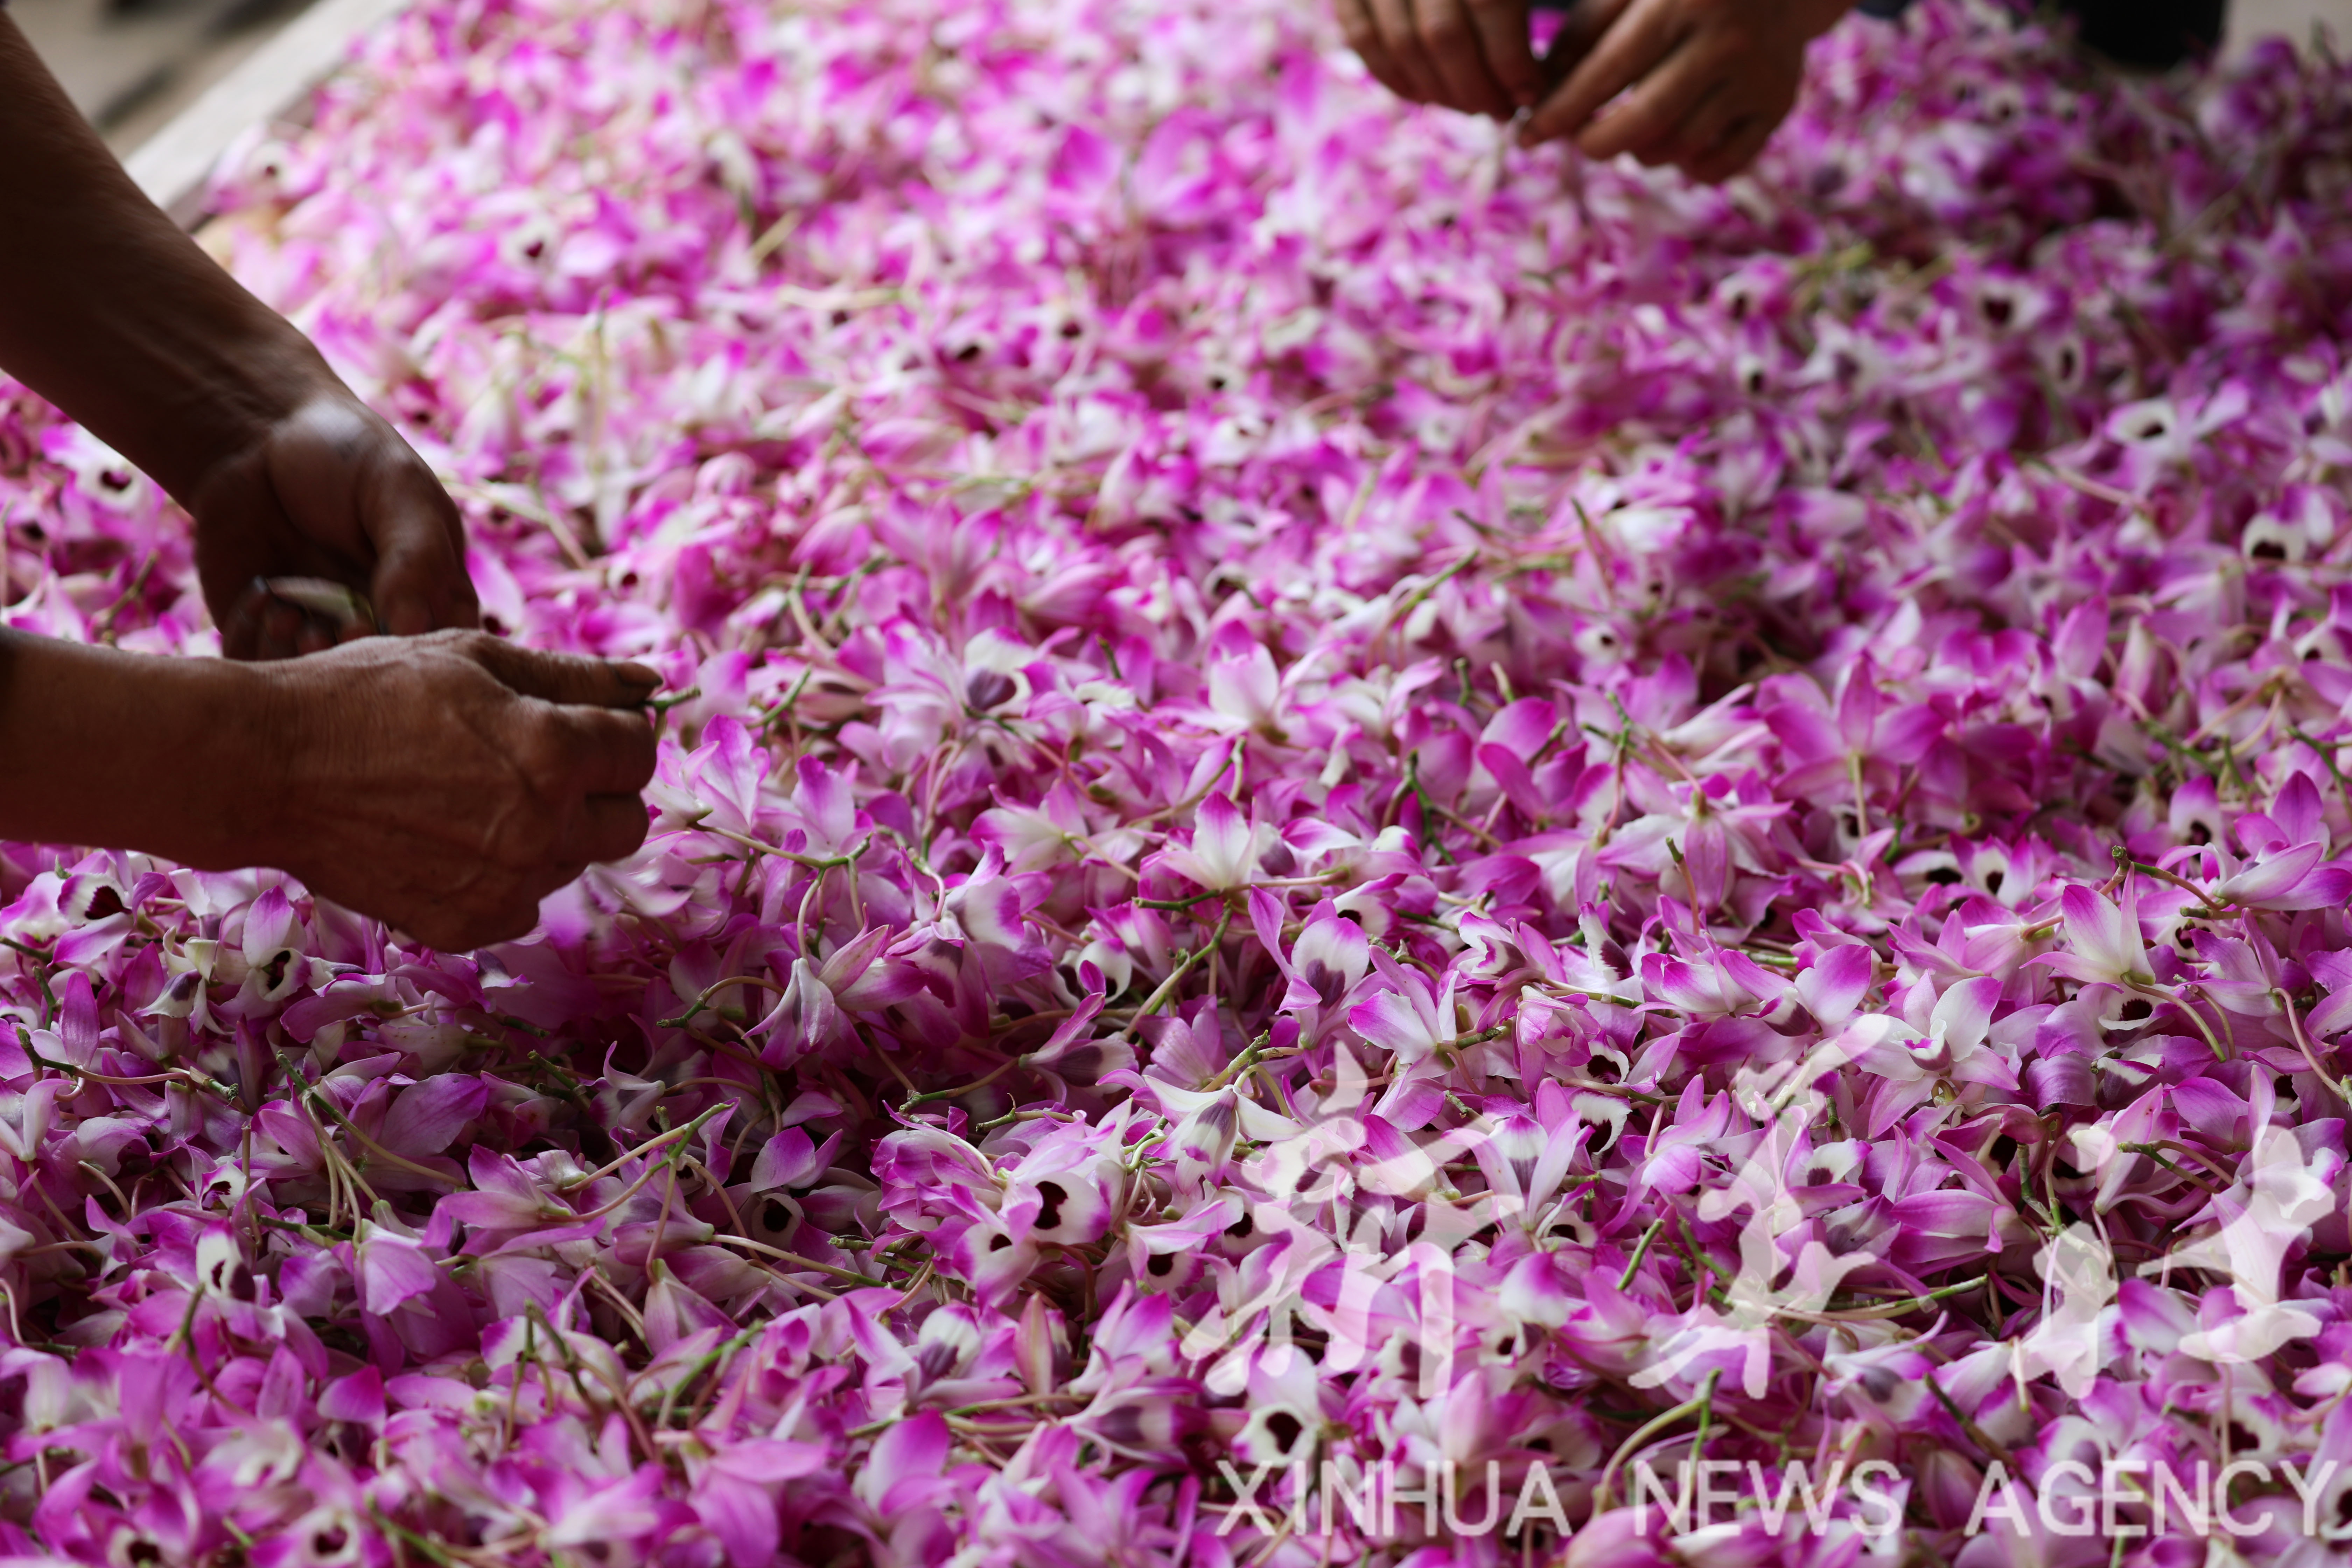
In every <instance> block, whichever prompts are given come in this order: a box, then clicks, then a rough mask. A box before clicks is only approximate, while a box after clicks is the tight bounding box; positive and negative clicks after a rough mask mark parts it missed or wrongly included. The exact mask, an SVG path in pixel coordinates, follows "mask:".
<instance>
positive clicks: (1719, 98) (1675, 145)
mask: <svg viewBox="0 0 2352 1568" xmlns="http://www.w3.org/2000/svg"><path fill="white" fill-rule="evenodd" d="M1747 112H1748V110H1747V106H1746V105H1745V103H1744V102H1743V101H1742V100H1741V97H1740V95H1739V94H1738V92H1737V91H1735V90H1733V89H1731V88H1729V87H1728V86H1727V85H1725V84H1722V83H1718V84H1717V87H1716V89H1715V90H1713V91H1711V92H1709V93H1708V94H1707V95H1706V97H1705V98H1702V99H1701V100H1699V101H1698V102H1697V103H1696V104H1695V105H1694V106H1693V107H1692V109H1691V111H1690V112H1689V113H1688V114H1685V116H1683V122H1682V123H1681V124H1680V125H1678V126H1676V127H1675V129H1674V130H1673V131H1672V132H1668V133H1667V134H1666V135H1665V136H1664V137H1663V138H1661V139H1660V140H1661V142H1662V143H1663V145H1664V148H1665V153H1666V155H1665V158H1664V162H1667V163H1681V164H1683V165H1684V166H1685V168H1688V167H1689V165H1690V164H1691V163H1693V162H1694V161H1696V160H1697V159H1701V158H1704V157H1706V155H1707V154H1708V153H1712V152H1714V151H1715V149H1716V147H1717V145H1718V144H1719V143H1720V142H1722V141H1723V139H1724V137H1725V135H1726V134H1727V132H1729V131H1730V129H1731V127H1732V125H1733V124H1734V123H1735V122H1736V121H1741V120H1743V119H1744V118H1746V115H1747Z"/></svg>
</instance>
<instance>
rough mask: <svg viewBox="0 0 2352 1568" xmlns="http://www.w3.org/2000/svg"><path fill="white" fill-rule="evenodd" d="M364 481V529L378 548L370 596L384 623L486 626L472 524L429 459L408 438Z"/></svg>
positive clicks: (415, 631)
mask: <svg viewBox="0 0 2352 1568" xmlns="http://www.w3.org/2000/svg"><path fill="white" fill-rule="evenodd" d="M391 439H392V440H394V441H398V440H399V437H396V436H394V437H391ZM362 485H363V487H364V488H363V489H362V492H361V495H360V528H361V531H362V532H364V533H365V534H366V535H367V537H368V542H369V543H371V544H372V545H373V546H374V548H375V574H374V577H373V580H372V581H371V583H370V587H371V589H372V590H373V593H372V595H371V596H372V597H373V599H374V601H375V612H376V618H377V620H378V621H379V622H380V623H382V625H383V629H384V630H385V631H388V632H391V633H393V634H394V635H395V636H398V637H419V636H422V635H423V634H424V633H425V632H430V631H440V630H444V629H446V628H450V627H469V626H479V625H480V624H481V616H480V605H479V602H478V600H477V599H476V598H475V596H474V584H473V580H472V579H471V578H470V577H468V576H467V574H466V527H465V523H464V522H463V521H461V520H460V519H459V517H458V516H457V507H456V505H454V504H453V503H452V502H451V501H450V500H449V497H448V495H447V493H446V492H445V491H444V490H443V489H441V486H440V484H439V483H438V482H437V481H436V480H435V479H434V478H433V476H432V474H431V472H430V471H429V470H427V469H426V468H425V465H424V462H423V460H422V459H421V458H418V457H417V456H416V455H415V453H414V452H411V451H409V450H407V448H406V444H405V443H401V449H399V450H398V451H394V452H387V453H385V454H383V458H382V460H381V461H380V462H379V463H378V464H376V465H374V468H373V472H371V473H370V474H369V475H368V476H367V477H366V479H363V480H362Z"/></svg>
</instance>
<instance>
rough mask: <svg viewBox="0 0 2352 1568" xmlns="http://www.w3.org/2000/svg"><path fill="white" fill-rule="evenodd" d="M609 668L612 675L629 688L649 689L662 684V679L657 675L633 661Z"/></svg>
mask: <svg viewBox="0 0 2352 1568" xmlns="http://www.w3.org/2000/svg"><path fill="white" fill-rule="evenodd" d="M611 668H612V671H613V673H614V675H616V676H618V677H619V678H620V679H622V680H624V681H625V682H627V683H628V684H629V685H631V686H643V687H646V688H647V689H652V688H654V687H656V686H659V685H660V684H661V683H662V678H661V677H660V676H659V675H658V674H656V673H655V672H654V671H653V670H650V669H647V668H646V667H645V666H644V665H642V664H639V663H637V662H636V661H635V660H634V659H632V660H629V661H628V662H626V663H623V664H614V665H613V666H612V667H611Z"/></svg>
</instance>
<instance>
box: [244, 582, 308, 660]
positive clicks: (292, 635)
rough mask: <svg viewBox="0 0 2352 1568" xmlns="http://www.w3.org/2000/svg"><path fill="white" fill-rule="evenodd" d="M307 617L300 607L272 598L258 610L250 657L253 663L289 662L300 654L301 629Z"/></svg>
mask: <svg viewBox="0 0 2352 1568" xmlns="http://www.w3.org/2000/svg"><path fill="white" fill-rule="evenodd" d="M309 618H310V617H308V616H305V615H304V614H303V613H302V611H301V609H300V607H299V606H298V605H289V604H288V603H287V602H286V601H285V600H283V599H280V598H278V596H276V595H271V596H270V597H269V599H268V603H266V604H265V605H263V606H262V610H261V616H260V623H259V625H260V633H259V636H258V637H257V638H256V642H255V648H254V655H253V657H254V658H257V659H277V658H295V657H296V656H298V655H299V654H300V653H301V652H302V651H303V650H302V627H303V626H304V625H305V623H306V622H307V621H308V620H309Z"/></svg>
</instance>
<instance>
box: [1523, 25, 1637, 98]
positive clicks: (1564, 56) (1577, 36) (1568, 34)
mask: <svg viewBox="0 0 2352 1568" xmlns="http://www.w3.org/2000/svg"><path fill="white" fill-rule="evenodd" d="M1629 3H1630V0H1579V3H1578V4H1576V5H1571V6H1570V7H1569V9H1568V11H1567V13H1566V14H1565V15H1564V16H1561V17H1560V19H1559V31H1558V32H1555V33H1554V34H1552V36H1551V42H1550V44H1549V45H1548V46H1547V47H1545V49H1544V56H1543V59H1542V60H1541V61H1540V62H1539V63H1538V71H1539V72H1540V74H1541V78H1542V80H1541V84H1540V88H1539V90H1538V92H1537V95H1536V97H1537V100H1538V102H1540V101H1541V100H1543V99H1544V98H1545V97H1546V96H1548V95H1549V93H1550V92H1551V91H1552V89H1555V88H1557V87H1559V85H1560V83H1562V82H1563V81H1566V80H1567V79H1568V75H1569V73H1570V71H1572V70H1574V69H1575V68H1577V66H1578V65H1579V64H1580V62H1581V61H1582V60H1583V58H1584V57H1585V56H1587V55H1589V54H1591V52H1592V46H1593V45H1595V44H1597V43H1599V42H1600V41H1601V39H1602V38H1603V37H1607V36H1608V32H1609V29H1610V27H1611V26H1612V24H1614V23H1615V22H1616V20H1617V18H1618V17H1620V16H1623V15H1624V14H1625V7H1626V5H1628V4H1629Z"/></svg>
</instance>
